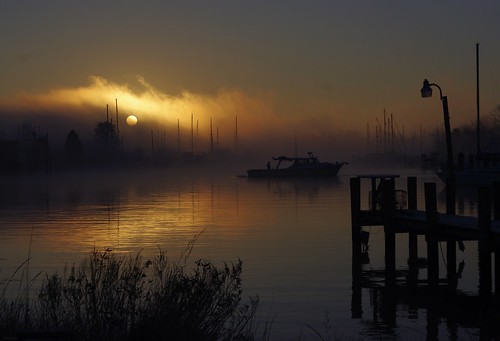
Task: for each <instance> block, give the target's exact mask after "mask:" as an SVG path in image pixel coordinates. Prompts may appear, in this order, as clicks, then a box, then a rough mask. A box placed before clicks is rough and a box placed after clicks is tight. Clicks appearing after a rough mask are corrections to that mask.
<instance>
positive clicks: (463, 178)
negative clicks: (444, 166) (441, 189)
mask: <svg viewBox="0 0 500 341" xmlns="http://www.w3.org/2000/svg"><path fill="white" fill-rule="evenodd" d="M437 175H438V176H439V178H440V179H441V180H442V181H443V182H445V183H446V179H447V177H448V173H447V172H437ZM498 181H500V169H487V168H486V169H470V170H463V171H458V172H455V182H456V185H457V186H489V185H491V184H493V182H498Z"/></svg>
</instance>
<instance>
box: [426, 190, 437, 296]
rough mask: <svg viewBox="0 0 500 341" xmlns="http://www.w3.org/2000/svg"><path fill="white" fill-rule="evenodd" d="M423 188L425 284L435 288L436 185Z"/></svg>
mask: <svg viewBox="0 0 500 341" xmlns="http://www.w3.org/2000/svg"><path fill="white" fill-rule="evenodd" d="M424 186H425V214H426V220H427V231H426V233H425V240H426V242H427V282H428V284H429V286H430V287H436V286H437V285H438V282H439V252H438V238H437V237H438V236H437V232H438V231H437V229H436V227H437V223H436V222H437V195H436V184H435V183H430V182H426V183H425V184H424Z"/></svg>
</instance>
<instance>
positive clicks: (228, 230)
mask: <svg viewBox="0 0 500 341" xmlns="http://www.w3.org/2000/svg"><path fill="white" fill-rule="evenodd" d="M238 173H241V170H239V171H238V170H229V169H228V170H217V172H213V173H212V172H210V173H207V172H204V171H201V170H199V171H186V170H168V169H162V170H147V171H146V170H143V171H111V170H107V171H100V172H97V171H86V172H71V173H58V172H55V173H52V174H49V175H43V174H37V175H19V176H4V177H3V178H2V180H1V187H0V216H1V217H2V219H1V221H0V233H1V236H2V238H1V239H0V259H1V260H0V281H1V280H5V279H6V278H8V277H10V275H11V274H12V273H13V272H14V271H15V269H16V268H17V267H18V266H19V265H20V264H21V263H22V262H23V261H24V260H26V259H28V257H31V259H30V267H29V269H30V270H29V271H30V274H33V275H34V274H36V273H38V272H45V271H47V272H49V273H52V272H54V271H61V269H62V268H63V266H64V264H66V263H67V264H72V263H78V262H79V261H80V260H81V259H82V258H83V257H84V256H85V255H86V254H88V252H90V251H91V250H92V249H93V248H96V249H98V250H105V249H108V248H109V249H112V250H113V252H116V253H132V254H135V253H137V252H141V253H142V254H143V255H144V257H145V258H147V257H148V256H150V255H151V254H154V253H155V252H156V251H157V250H158V248H162V249H167V250H168V254H169V255H170V256H171V257H173V258H176V257H179V255H180V253H181V252H182V250H184V249H185V247H186V245H187V243H188V242H189V241H190V240H192V239H193V237H194V236H196V235H198V234H200V233H201V235H200V236H199V237H198V240H197V242H196V246H195V248H194V250H193V253H192V255H191V259H192V261H194V260H196V259H198V258H208V259H210V260H212V261H213V262H215V263H217V264H221V263H222V262H224V261H226V262H231V261H236V260H237V259H238V258H240V259H242V261H243V285H244V296H245V297H247V296H254V295H259V297H260V302H261V311H260V314H261V317H262V319H268V320H271V319H274V322H273V324H272V331H271V339H273V340H274V339H277V340H283V339H284V340H297V339H306V340H308V339H319V337H318V336H317V334H316V333H319V334H320V335H321V336H322V337H323V338H326V337H327V336H329V337H332V338H333V337H340V338H345V339H355V340H357V339H376V340H380V339H402V340H415V339H422V338H425V336H426V328H427V327H428V325H427V319H426V314H427V310H426V309H425V307H424V308H423V307H416V308H415V307H411V306H409V304H408V302H405V301H403V300H402V301H398V302H395V303H394V304H393V305H391V306H390V307H391V308H390V315H391V316H393V317H392V318H391V319H387V318H385V317H384V314H387V311H386V310H387V307H385V308H384V309H385V310H384V309H381V308H380V307H379V306H378V305H387V302H388V300H387V299H386V298H387V293H386V294H383V291H381V290H380V289H367V288H363V289H362V290H361V294H360V296H359V297H358V298H361V303H360V304H361V308H362V313H361V314H360V313H359V311H354V310H355V309H354V310H353V302H354V300H355V299H356V298H355V295H353V287H352V286H353V269H352V261H351V242H350V237H351V230H350V227H351V224H350V201H349V200H350V199H349V198H350V194H349V179H350V176H353V175H355V174H359V173H366V171H365V170H360V169H356V168H355V167H354V166H352V167H350V169H349V167H346V168H344V169H343V170H342V171H341V175H339V177H337V178H336V179H316V180H251V179H247V178H245V177H239V176H235V175H237V174H238ZM384 173H385V172H384ZM396 173H398V174H401V177H400V178H398V179H397V181H396V184H397V187H398V188H402V189H404V188H405V183H406V177H407V176H409V175H412V176H418V205H419V207H423V182H424V181H433V182H436V183H438V189H439V191H442V184H441V183H440V181H439V180H438V179H437V178H436V177H435V176H434V175H433V173H432V172H431V173H422V172H421V171H419V170H401V171H397V172H396ZM368 191H369V188H368V183H367V184H366V185H363V189H362V193H363V195H365V194H366V200H368ZM474 193H475V192H473V193H472V194H471V193H468V192H464V193H461V192H459V193H458V198H459V202H460V203H459V205H458V213H459V214H475V198H474ZM364 199H365V196H364V197H363V200H364ZM443 199H444V198H442V196H440V202H439V205H440V206H439V210H440V211H443V210H444V209H443V207H444V200H443ZM365 205H367V204H365ZM406 247H407V242H406V237H404V236H398V237H397V264H396V266H397V268H398V269H406V268H407V266H406V257H407V249H406ZM443 247H444V246H443ZM466 247H467V249H466V252H465V253H463V254H459V255H458V262H461V261H464V262H465V264H466V267H465V269H464V272H463V274H462V278H461V279H460V281H459V290H460V291H461V292H465V293H467V294H475V293H477V265H476V263H477V252H476V251H475V245H474V244H466ZM383 251H384V250H383V230H382V228H381V227H372V228H370V251H369V260H370V262H369V264H365V265H363V268H364V269H365V270H367V271H372V270H382V269H383V265H384V259H383ZM419 256H424V257H425V243H424V242H423V241H422V242H420V241H419ZM440 267H441V268H444V266H443V265H442V264H440ZM442 271H444V270H442ZM422 276H424V278H425V270H422ZM380 311H382V313H380ZM388 321H389V322H388ZM437 328H438V329H439V331H438V335H439V336H440V337H441V338H442V339H448V338H453V337H452V336H451V335H454V333H458V335H459V336H461V337H462V338H463V337H465V338H468V339H469V338H475V336H476V335H478V330H477V328H475V327H472V328H464V327H462V326H460V325H459V326H458V327H457V328H455V329H454V330H452V331H450V329H449V326H447V323H446V319H445V318H442V319H441V320H440V322H439V323H438V326H437Z"/></svg>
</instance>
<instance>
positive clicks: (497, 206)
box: [493, 181, 500, 220]
mask: <svg viewBox="0 0 500 341" xmlns="http://www.w3.org/2000/svg"><path fill="white" fill-rule="evenodd" d="M493 219H495V220H500V182H498V181H494V182H493Z"/></svg>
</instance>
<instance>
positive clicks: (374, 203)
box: [370, 178, 382, 211]
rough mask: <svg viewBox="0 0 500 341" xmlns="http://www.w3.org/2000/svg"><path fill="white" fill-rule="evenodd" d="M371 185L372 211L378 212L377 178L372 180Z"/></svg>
mask: <svg viewBox="0 0 500 341" xmlns="http://www.w3.org/2000/svg"><path fill="white" fill-rule="evenodd" d="M381 181H382V180H381ZM371 185H372V190H371V200H372V204H371V207H370V209H371V210H372V211H376V210H377V204H378V200H377V179H376V178H372V179H371Z"/></svg>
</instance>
